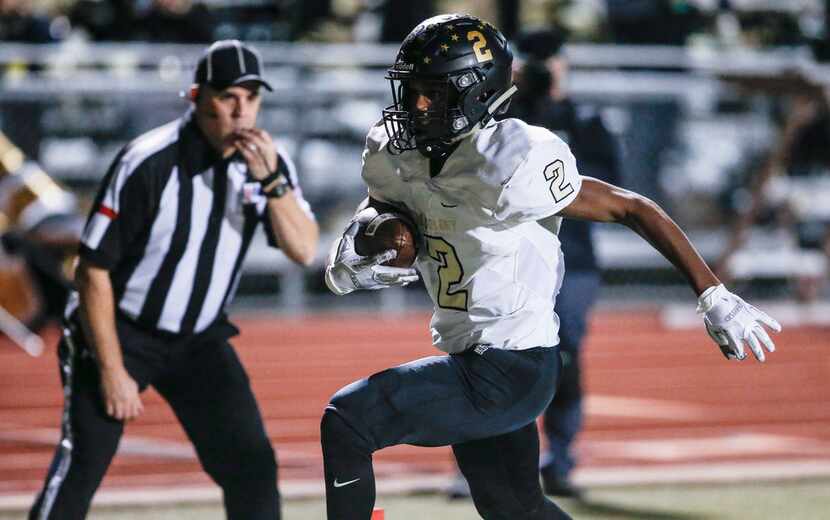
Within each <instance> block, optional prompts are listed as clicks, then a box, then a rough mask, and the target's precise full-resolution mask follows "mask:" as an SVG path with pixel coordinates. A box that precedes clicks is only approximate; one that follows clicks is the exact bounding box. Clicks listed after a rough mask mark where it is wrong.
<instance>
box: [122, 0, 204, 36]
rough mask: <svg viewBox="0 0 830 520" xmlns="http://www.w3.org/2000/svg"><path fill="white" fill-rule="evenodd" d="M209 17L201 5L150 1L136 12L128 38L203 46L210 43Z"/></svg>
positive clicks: (180, 0) (179, 0) (178, 0)
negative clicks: (144, 9)
mask: <svg viewBox="0 0 830 520" xmlns="http://www.w3.org/2000/svg"><path fill="white" fill-rule="evenodd" d="M214 25H215V24H214V20H213V16H212V15H211V14H210V11H208V8H207V7H206V6H205V5H204V4H202V3H201V2H193V1H192V0H153V2H152V4H150V7H149V8H148V9H147V10H146V11H139V12H138V13H137V16H136V20H135V27H134V29H133V33H132V39H135V40H141V41H148V42H175V43H204V42H210V41H213V31H214Z"/></svg>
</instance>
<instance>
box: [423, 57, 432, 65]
mask: <svg viewBox="0 0 830 520" xmlns="http://www.w3.org/2000/svg"><path fill="white" fill-rule="evenodd" d="M431 61H432V60H431V59H430V58H429V56H426V57H425V58H424V63H426V64H429V62H431Z"/></svg>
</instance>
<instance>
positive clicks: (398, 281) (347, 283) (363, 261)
mask: <svg viewBox="0 0 830 520" xmlns="http://www.w3.org/2000/svg"><path fill="white" fill-rule="evenodd" d="M358 227H359V224H358V222H352V224H351V225H350V226H349V227H348V228H347V229H346V232H345V233H343V236H342V237H340V238H339V239H338V240H337V241H335V243H334V245H333V246H332V249H331V252H330V253H329V261H328V265H327V266H326V285H327V286H328V288H329V290H331V292H333V293H334V294H336V295H338V296H342V295H344V294H348V293H350V292H352V291H355V290H357V289H370V290H375V289H384V288H386V287H392V286H404V285H407V284H408V283H411V282H414V281H416V280H417V279H418V271H416V270H415V269H413V268H411V267H409V268H403V267H389V266H385V265H381V264H382V263H384V262H387V261H389V260H392V259H393V258H395V257H396V256H398V252H397V251H395V250H394V249H388V250H386V251H384V252H382V253H378V254H377V255H375V256H360V255H359V254H357V253H356V252H355V250H354V237H355V235H356V234H357V230H358Z"/></svg>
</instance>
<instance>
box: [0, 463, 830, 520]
mask: <svg viewBox="0 0 830 520" xmlns="http://www.w3.org/2000/svg"><path fill="white" fill-rule="evenodd" d="M828 477H830V459H822V460H813V461H805V460H800V459H799V460H778V461H773V462H729V463H707V464H662V465H660V466H654V467H637V466H615V467H604V468H585V469H577V470H576V471H575V473H574V481H575V483H576V484H577V485H579V486H583V487H586V488H589V491H590V488H591V487H614V486H633V485H654V484H704V483H734V482H742V481H743V482H751V481H781V480H792V479H804V478H828ZM453 478H454V475H452V474H445V475H435V474H409V475H407V476H405V477H399V478H379V479H378V481H377V489H378V493H379V494H409V493H416V492H417V493H422V492H437V493H440V492H444V491H445V490H446V489H447V487H448V486H449V485H450V483H451V481H452V479H453ZM280 493H281V495H282V496H283V498H285V499H289V500H290V499H299V498H320V499H321V500H322V499H323V498H322V497H323V494H324V489H323V483H322V481H320V480H319V479H313V480H291V481H285V480H283V481H282V482H280ZM32 499H33V495H32V494H31V493H27V494H19V493H18V494H7V495H0V511H24V510H26V509H27V508H28V507H29V506H30V505H31V503H32ZM220 503H221V494H220V492H219V488H217V487H216V486H210V485H204V486H180V487H179V486H165V487H160V486H159V487H142V488H138V487H136V488H130V489H108V488H106V487H105V488H103V489H101V490H100V491H99V492H98V493H97V494H96V496H95V505H97V506H129V505H132V506H149V505H165V504H216V505H219V504H220Z"/></svg>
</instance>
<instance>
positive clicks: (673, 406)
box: [585, 395, 712, 421]
mask: <svg viewBox="0 0 830 520" xmlns="http://www.w3.org/2000/svg"><path fill="white" fill-rule="evenodd" d="M585 413H587V414H588V415H604V416H609V417H642V418H647V419H664V420H676V421H688V420H694V419H701V418H704V417H710V416H711V415H712V408H711V407H706V406H700V405H696V404H690V403H683V402H678V401H666V400H663V399H638V398H633V397H613V396H610V395H588V396H587V397H586V398H585Z"/></svg>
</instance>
